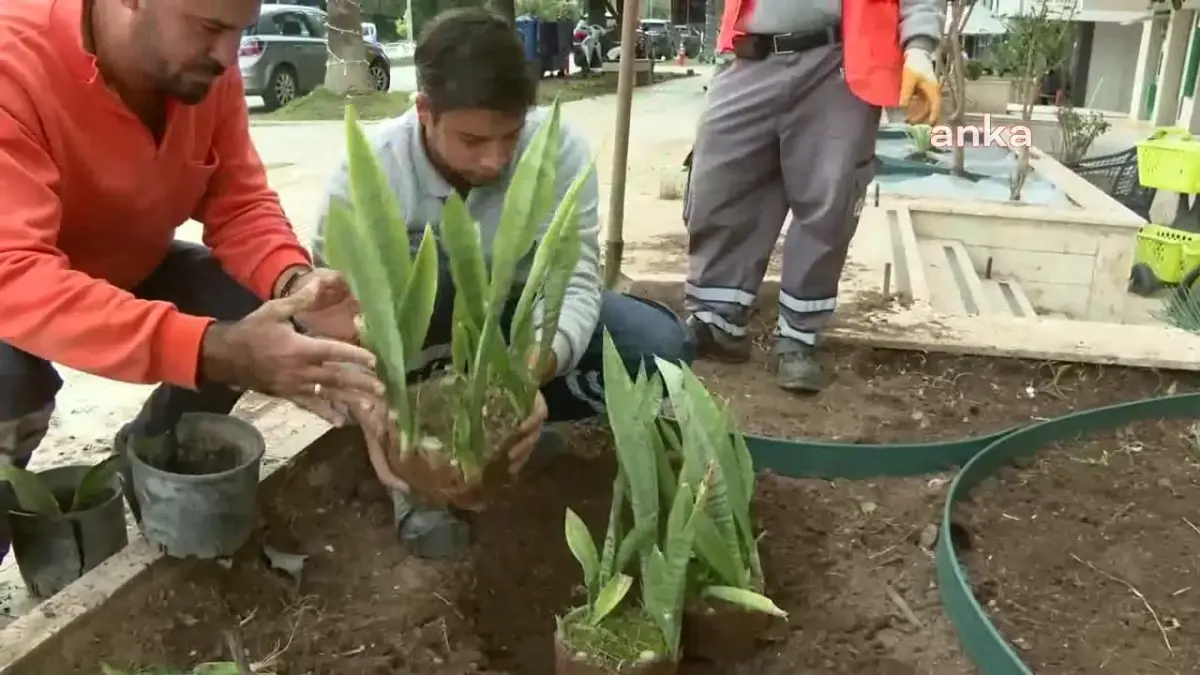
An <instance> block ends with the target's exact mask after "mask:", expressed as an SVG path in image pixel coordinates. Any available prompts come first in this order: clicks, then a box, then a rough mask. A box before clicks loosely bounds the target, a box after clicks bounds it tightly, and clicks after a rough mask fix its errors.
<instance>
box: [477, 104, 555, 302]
mask: <svg viewBox="0 0 1200 675" xmlns="http://www.w3.org/2000/svg"><path fill="white" fill-rule="evenodd" d="M559 118H560V111H559V106H558V104H557V103H556V104H555V105H554V107H553V108H552V109H551V111H550V119H549V120H547V121H546V122H545V123H544V124H542V126H541V128H539V129H538V130H537V132H536V133H535V134H534V135H533V138H532V139H531V140H530V142H529V146H528V147H527V148H526V149H525V152H524V153H523V154H522V155H521V159H520V161H518V162H517V167H516V169H515V170H514V172H513V176H512V180H511V181H510V182H509V187H508V192H507V193H505V195H504V206H503V207H502V209H501V213H500V224H499V226H498V227H497V230H496V235H495V239H494V240H493V242H492V277H491V283H490V285H489V288H488V291H489V302H488V304H489V306H491V307H493V308H496V307H500V306H501V305H502V303H504V302H505V301H506V300H507V299H508V296H509V294H510V293H511V292H512V285H513V280H514V278H515V277H516V271H517V266H518V264H519V263H520V261H521V260H522V259H523V258H524V257H525V255H526V254H528V253H529V251H530V250H531V249H532V248H533V242H534V238H535V237H536V235H537V231H538V227H539V225H541V223H542V222H543V221H544V220H545V219H546V217H547V216H549V215H550V213H551V211H552V210H553V208H554V201H555V198H556V192H557V189H558V186H557V183H556V171H557V166H558V155H559V148H560V147H561V145H562V139H561V136H560V132H559Z"/></svg>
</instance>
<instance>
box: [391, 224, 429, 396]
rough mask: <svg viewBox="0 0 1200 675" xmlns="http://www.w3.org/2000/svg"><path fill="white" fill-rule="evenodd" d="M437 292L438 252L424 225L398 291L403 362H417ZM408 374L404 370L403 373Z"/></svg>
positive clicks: (427, 226)
mask: <svg viewBox="0 0 1200 675" xmlns="http://www.w3.org/2000/svg"><path fill="white" fill-rule="evenodd" d="M437 293H438V252H437V241H436V240H435V239H434V236H433V228H432V227H431V226H429V225H426V226H425V234H424V236H422V237H421V244H420V246H418V247H417V256H416V258H415V259H414V260H413V265H412V268H411V269H410V270H409V276H408V279H407V280H406V282H405V285H404V287H403V290H402V291H401V298H402V299H401V301H400V304H399V305H398V306H399V308H400V309H399V311H397V312H396V316H397V318H399V317H404V320H403V321H401V322H400V323H399V324H398V326H397V327H398V328H399V330H400V334H401V338H400V342H401V344H403V345H404V348H405V352H404V363H405V366H407V365H408V364H410V363H416V361H417V358H418V357H420V355H421V349H423V348H424V346H425V338H426V336H428V334H429V325H430V324H431V323H432V321H433V307H434V303H435V302H437ZM405 375H406V377H407V373H405Z"/></svg>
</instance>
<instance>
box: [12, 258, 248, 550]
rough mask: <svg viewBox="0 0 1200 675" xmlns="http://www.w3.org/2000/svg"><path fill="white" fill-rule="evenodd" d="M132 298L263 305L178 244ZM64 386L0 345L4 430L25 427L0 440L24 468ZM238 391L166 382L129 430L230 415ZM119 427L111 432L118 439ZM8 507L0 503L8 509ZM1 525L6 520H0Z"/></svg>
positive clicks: (193, 308)
mask: <svg viewBox="0 0 1200 675" xmlns="http://www.w3.org/2000/svg"><path fill="white" fill-rule="evenodd" d="M132 292H133V294H134V295H135V296H137V297H139V298H142V299H144V300H162V301H165V302H170V303H173V304H174V305H176V306H177V307H179V309H180V310H181V311H183V312H186V313H188V314H195V315H198V316H211V317H214V318H216V319H218V320H221V321H236V320H238V319H241V318H242V317H244V316H246V315H247V314H249V313H250V312H253V311H254V310H255V309H257V308H258V306H259V305H261V304H262V301H261V300H260V299H259V298H258V296H256V295H255V294H254V293H253V292H251V291H250V290H249V289H247V288H246V287H244V286H242V285H241V284H239V283H238V282H237V281H234V279H233V277H231V276H229V274H227V273H226V272H225V270H224V269H222V268H221V265H220V264H219V263H218V262H217V260H216V259H215V258H213V256H212V253H211V252H210V251H209V250H208V249H207V248H205V247H204V246H200V245H198V244H189V243H185V242H175V243H173V244H172V245H171V248H170V249H169V250H168V251H167V255H166V257H165V258H164V259H163V262H162V264H161V265H159V267H158V269H156V270H155V271H154V272H153V273H151V275H150V277H149V278H147V279H146V280H145V281H144V282H143V283H142V284H141V285H139V286H138V287H137V288H135V289H133V291H132ZM61 387H62V378H60V377H59V375H58V372H57V371H55V369H54V366H53V365H52V364H51V363H50V362H49V361H46V360H44V359H40V358H38V357H36V356H33V355H31V354H28V353H26V352H23V351H21V350H19V349H15V348H13V347H11V346H9V345H7V344H2V343H0V425H6V426H8V427H11V428H12V429H19V431H14V432H13V433H8V434H5V435H4V438H2V439H0V446H3V447H0V454H3V455H6V456H8V457H9V458H10V459H11V461H12V463H13V464H16V465H18V466H22V467H24V466H26V465H27V464H28V463H29V459H30V457H31V455H32V453H33V450H34V449H35V448H36V447H37V445H38V444H39V443H40V442H41V441H42V439H43V438H44V437H45V435H46V431H47V430H48V429H49V415H48V414H45V413H46V412H48V411H49V410H50V409H51V408H52V407H53V404H54V398H55V396H56V395H57V394H58V390H59V389H60V388H61ZM240 396H241V393H240V392H236V391H234V390H232V389H229V388H227V387H221V386H208V387H205V388H203V389H202V390H201V391H193V390H190V389H184V388H182V387H175V386H171V385H166V384H164V385H161V386H159V387H158V388H157V389H155V390H154V392H153V393H151V394H150V397H149V398H148V399H147V400H146V403H145V405H144V406H143V407H142V410H141V412H140V413H139V414H138V416H137V418H136V419H135V420H134V421H133V424H132V426H131V431H132V432H133V433H135V434H139V435H151V434H153V435H158V434H161V433H163V432H165V431H167V430H169V429H172V428H174V426H175V424H176V423H177V422H178V421H179V418H180V417H181V416H182V415H183V414H184V413H187V412H210V413H217V414H229V412H230V411H231V410H233V406H234V405H236V404H237V401H238V398H239V397H240ZM116 431H117V430H116V429H113V432H114V435H115V433H116ZM7 488H8V485H7V484H4V489H2V490H0V502H5V500H7V499H11V498H12V495H11V493H10V492H9V491H8V489H7ZM8 507H9V503H8V502H5V503H0V508H4V509H5V510H7V508H8ZM0 520H2V519H0ZM7 551H8V532H7V527H3V528H0V558H2V557H3V556H4V554H5V553H7Z"/></svg>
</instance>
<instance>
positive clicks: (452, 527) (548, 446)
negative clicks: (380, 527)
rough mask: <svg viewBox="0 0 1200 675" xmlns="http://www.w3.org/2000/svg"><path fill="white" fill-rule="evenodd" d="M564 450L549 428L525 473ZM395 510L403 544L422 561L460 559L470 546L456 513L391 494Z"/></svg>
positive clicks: (466, 530) (467, 532)
mask: <svg viewBox="0 0 1200 675" xmlns="http://www.w3.org/2000/svg"><path fill="white" fill-rule="evenodd" d="M565 450H566V441H565V439H563V437H562V434H560V433H558V432H557V431H555V430H554V429H549V428H547V429H545V430H543V431H542V435H541V437H540V438H539V439H538V444H537V447H536V448H534V450H533V454H532V455H531V456H530V457H529V462H528V463H527V464H526V465H525V470H529V469H530V468H531V467H532V466H534V465H535V464H542V463H544V462H546V461H547V460H549V459H551V458H553V457H554V456H555V455H558V454H561V453H562V452H564V451H565ZM392 510H393V515H394V517H395V523H396V533H397V534H398V535H399V537H400V541H401V542H402V543H403V544H404V546H405V548H407V549H408V550H409V551H412V552H413V553H414V554H416V555H418V556H420V557H422V558H427V559H430V560H452V559H455V558H459V557H461V556H462V555H463V554H464V553H465V552H466V550H467V547H468V545H469V544H470V542H471V530H470V526H469V525H468V524H467V522H466V521H464V520H463V519H461V518H459V516H458V515H457V514H455V513H454V511H453V510H450V509H425V508H421V507H419V506H416V505H415V504H413V503H412V501H411V500H410V499H409V498H408V495H406V494H405V493H403V492H401V491H399V490H393V491H392Z"/></svg>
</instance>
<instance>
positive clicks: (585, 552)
mask: <svg viewBox="0 0 1200 675" xmlns="http://www.w3.org/2000/svg"><path fill="white" fill-rule="evenodd" d="M566 539H567V548H569V549H571V555H573V556H575V560H577V561H579V567H580V568H582V569H583V579H584V585H586V586H587V589H588V599H589V601H592V600H594V599H595V598H596V592H597V590H598V589H597V588H596V586H597V585H598V584H599V582H600V579H599V578H598V577H599V572H600V557H599V555H598V554H597V553H596V543H595V542H594V541H592V535H591V533H590V532H588V528H587V525H585V524H584V522H583V519H581V518H580V517H579V516H578V515H577V514H576V513H575V512H574V511H572V510H571V509H567V517H566Z"/></svg>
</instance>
